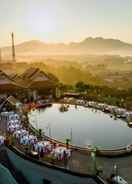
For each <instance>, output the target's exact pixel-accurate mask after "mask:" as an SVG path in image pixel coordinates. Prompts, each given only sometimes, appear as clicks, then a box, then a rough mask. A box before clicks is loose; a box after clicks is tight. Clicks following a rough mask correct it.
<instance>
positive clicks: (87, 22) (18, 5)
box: [0, 0, 132, 46]
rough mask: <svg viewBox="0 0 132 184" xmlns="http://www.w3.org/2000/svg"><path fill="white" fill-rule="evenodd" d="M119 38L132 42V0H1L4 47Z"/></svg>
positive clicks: (0, 38)
mask: <svg viewBox="0 0 132 184" xmlns="http://www.w3.org/2000/svg"><path fill="white" fill-rule="evenodd" d="M11 32H14V33H15V42H16V43H20V42H23V41H28V40H41V41H43V42H50V43H51V42H53V43H56V42H65V43H67V42H72V41H81V40H83V39H85V38H86V37H104V38H115V39H120V40H123V41H125V42H129V43H132V0H0V33H1V34H0V46H5V45H9V44H10V42H11V39H10V34H11Z"/></svg>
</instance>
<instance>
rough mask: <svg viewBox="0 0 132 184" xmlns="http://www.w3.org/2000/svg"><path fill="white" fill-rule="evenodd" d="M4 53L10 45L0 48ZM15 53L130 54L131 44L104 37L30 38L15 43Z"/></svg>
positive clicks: (9, 50)
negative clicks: (73, 39) (50, 40)
mask: <svg viewBox="0 0 132 184" xmlns="http://www.w3.org/2000/svg"><path fill="white" fill-rule="evenodd" d="M2 51H3V52H4V55H9V53H11V48H10V47H4V48H2ZM16 52H17V55H18V56H20V55H27V54H28V55H31V56H32V55H39V56H43V55H50V54H75V55H76V54H77V55H78V54H112V55H113V54H114V55H115V54H117V55H132V44H130V43H126V42H123V41H120V40H116V39H104V38H102V37H97V38H92V37H88V38H86V39H84V40H83V41H81V42H72V43H69V44H64V43H56V44H52V43H44V42H41V41H38V40H31V41H27V42H23V43H21V44H18V45H16Z"/></svg>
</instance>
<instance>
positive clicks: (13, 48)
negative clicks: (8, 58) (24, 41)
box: [11, 32, 16, 62]
mask: <svg viewBox="0 0 132 184" xmlns="http://www.w3.org/2000/svg"><path fill="white" fill-rule="evenodd" d="M11 38H12V61H13V62H16V55H15V45H14V33H13V32H12V33H11Z"/></svg>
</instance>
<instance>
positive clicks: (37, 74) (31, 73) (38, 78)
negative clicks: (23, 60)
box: [21, 68, 58, 93]
mask: <svg viewBox="0 0 132 184" xmlns="http://www.w3.org/2000/svg"><path fill="white" fill-rule="evenodd" d="M21 78H22V79H23V80H24V81H25V80H27V81H30V86H29V88H30V89H31V90H37V91H39V92H40V93H46V92H48V93H49V92H50V91H53V90H54V89H55V88H56V85H57V83H58V79H57V78H56V77H55V76H53V75H52V74H49V73H48V74H47V73H45V72H44V71H41V70H40V69H39V68H29V69H27V70H26V71H25V72H24V73H23V74H22V75H21Z"/></svg>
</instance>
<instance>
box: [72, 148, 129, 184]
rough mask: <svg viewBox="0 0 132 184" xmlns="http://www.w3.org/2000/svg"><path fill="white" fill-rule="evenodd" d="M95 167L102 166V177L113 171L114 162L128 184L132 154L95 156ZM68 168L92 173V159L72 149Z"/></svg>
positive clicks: (106, 176)
mask: <svg viewBox="0 0 132 184" xmlns="http://www.w3.org/2000/svg"><path fill="white" fill-rule="evenodd" d="M96 162H97V167H102V169H103V174H102V177H103V178H104V179H106V178H108V177H109V176H110V174H111V173H112V172H113V167H114V164H117V166H118V168H119V175H120V176H122V177H123V178H124V179H125V180H126V181H127V182H128V183H129V184H132V155H131V156H126V157H117V158H106V157H96ZM69 168H70V169H72V170H75V171H78V172H83V173H92V172H93V161H92V159H91V157H90V156H87V155H84V154H81V153H79V152H77V151H74V152H73V154H72V159H71V160H70V161H69Z"/></svg>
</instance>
